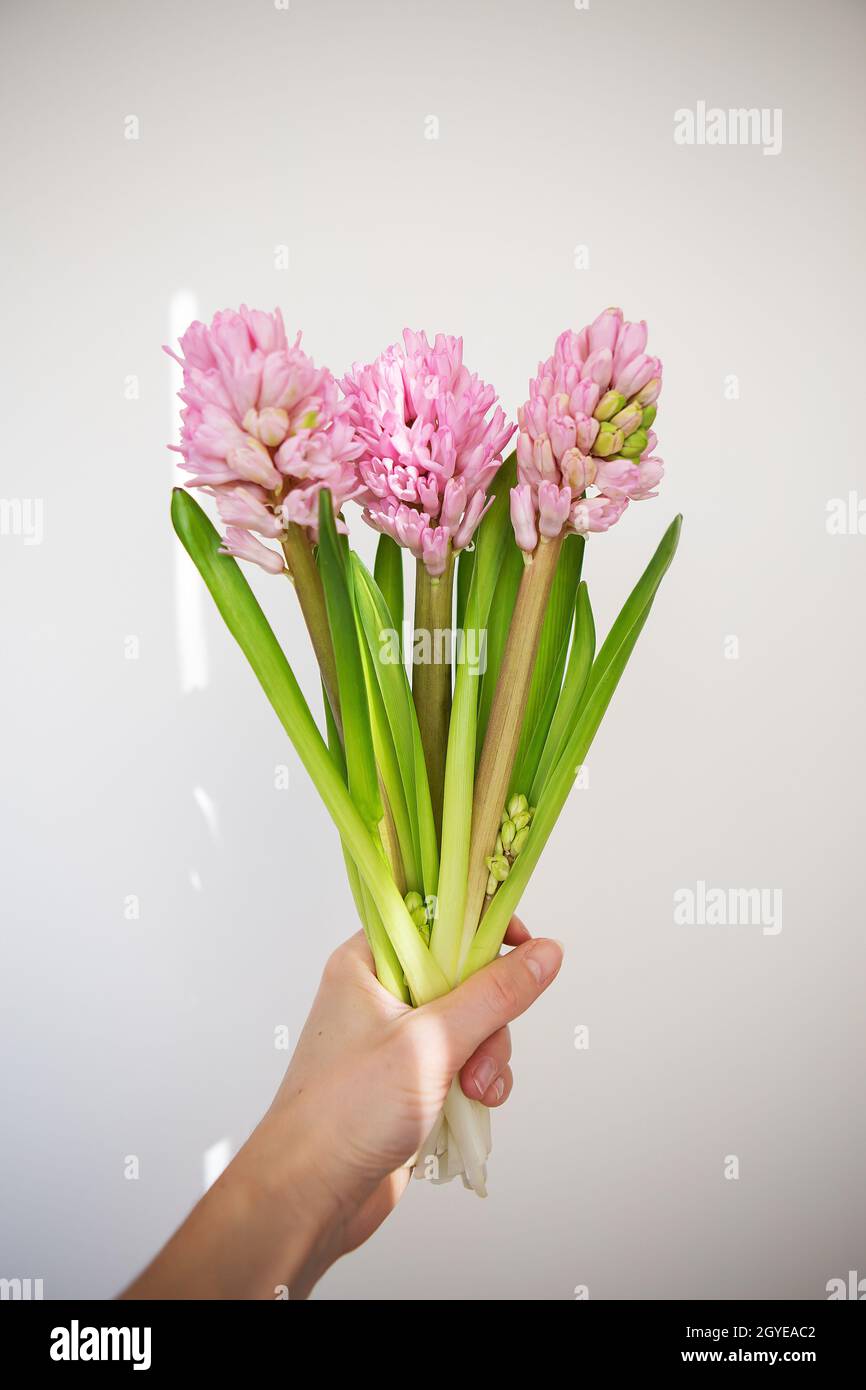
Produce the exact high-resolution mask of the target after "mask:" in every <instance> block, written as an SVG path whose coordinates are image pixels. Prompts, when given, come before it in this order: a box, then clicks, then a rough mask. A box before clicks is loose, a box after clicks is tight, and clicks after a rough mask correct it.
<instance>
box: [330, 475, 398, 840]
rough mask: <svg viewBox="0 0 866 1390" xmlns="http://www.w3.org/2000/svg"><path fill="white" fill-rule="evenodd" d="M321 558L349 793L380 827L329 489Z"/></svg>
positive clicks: (346, 579) (360, 670)
mask: <svg viewBox="0 0 866 1390" xmlns="http://www.w3.org/2000/svg"><path fill="white" fill-rule="evenodd" d="M316 559H317V563H318V566H319V573H320V574H321V576H322V587H323V588H324V590H325V606H326V608H327V610H328V626H329V627H330V629H331V641H332V643H333V646H334V658H335V661H336V664H337V684H338V686H339V688H340V714H341V718H342V724H343V747H344V748H345V750H346V766H347V768H348V774H349V792H350V794H351V796H352V800H353V801H354V802H355V805H356V806H357V807H358V810H359V811H360V812H361V815H362V816H363V818H364V820H365V821H366V822H367V824H368V825H369V826H370V827H371V828H372V827H374V826H378V824H379V821H380V820H381V819H382V799H381V797H380V795H379V781H378V777H377V775H376V758H375V753H374V750H373V735H372V730H371V728H370V710H369V706H368V702H367V689H366V684H365V681H364V666H363V662H362V660H361V650H360V647H359V645H358V632H357V628H356V625H355V605H354V598H353V594H352V575H351V570H349V569H348V568H347V565H346V553H345V551H344V550H343V547H342V545H341V543H340V537H339V535H338V534H337V527H336V523H335V521H334V508H333V504H332V502H331V494H330V492H329V491H328V489H327V488H323V489H322V491H321V492H320V494H319V549H318V554H317V557H316Z"/></svg>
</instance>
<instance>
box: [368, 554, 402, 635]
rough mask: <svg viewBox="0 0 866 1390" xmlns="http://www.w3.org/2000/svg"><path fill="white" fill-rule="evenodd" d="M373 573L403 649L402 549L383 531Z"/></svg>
mask: <svg viewBox="0 0 866 1390" xmlns="http://www.w3.org/2000/svg"><path fill="white" fill-rule="evenodd" d="M373 574H374V576H375V579H376V583H377V585H378V587H379V591H380V593H381V595H382V597H383V599H384V600H385V604H386V606H387V609H388V612H389V613H390V615H391V620H392V625H393V627H394V629H395V631H396V632H397V635H398V639H399V642H400V652H401V654H402V651H403V549H402V547H401V546H399V545H398V544H397V542H396V541H395V540H394V538H393V537H392V536H386V535H385V534H384V533H383V534H382V535H381V536H380V537H379V544H378V545H377V547H376V562H375V564H374V566H373Z"/></svg>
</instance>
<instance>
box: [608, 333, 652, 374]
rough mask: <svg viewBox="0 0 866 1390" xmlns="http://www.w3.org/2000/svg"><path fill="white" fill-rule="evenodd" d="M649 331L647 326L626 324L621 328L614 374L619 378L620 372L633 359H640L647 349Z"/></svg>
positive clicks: (615, 356) (615, 351)
mask: <svg viewBox="0 0 866 1390" xmlns="http://www.w3.org/2000/svg"><path fill="white" fill-rule="evenodd" d="M646 339H647V330H646V324H645V323H644V322H643V321H641V322H640V323H624V324H623V325H622V327H621V328H620V332H619V337H618V338H617V342H616V348H615V350H614V354H613V374H614V377H617V376H619V374H620V372H622V371H623V369H624V368H625V367H626V365H627V364H628V363H629V362H631V360H632V358H633V357H639V356H640V355H641V353H642V352H643V350H644V348H645V347H646Z"/></svg>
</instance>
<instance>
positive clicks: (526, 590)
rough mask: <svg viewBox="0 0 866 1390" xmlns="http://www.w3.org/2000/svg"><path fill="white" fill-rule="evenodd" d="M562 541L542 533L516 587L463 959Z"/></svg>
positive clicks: (475, 846)
mask: <svg viewBox="0 0 866 1390" xmlns="http://www.w3.org/2000/svg"><path fill="white" fill-rule="evenodd" d="M561 544H562V540H561V537H558V538H557V539H556V540H550V541H549V540H544V539H543V538H542V540H541V541H540V542H539V544H538V547H537V549H536V550H535V552H534V554H533V555H532V556H531V557H530V558H529V559H528V561H527V563H526V567H525V569H524V571H523V577H522V579H521V581H520V588H519V590H518V592H517V602H516V603H515V605H514V615H513V618H512V623H511V629H510V631H509V634H508V641H507V642H506V644H505V652H504V654H503V657H502V665H501V667H500V670H499V679H498V681H497V682H496V693H495V695H494V697H493V704H492V706H491V709H490V718H489V720H488V723H487V732H486V734H485V738H484V747H483V749H482V753H481V761H480V762H479V764H478V776H477V777H476V779H475V800H474V804H473V811H472V843H471V846H470V849H469V868H468V876H467V889H466V905H465V912H464V918H463V933H462V940H461V947H460V959H461V961H462V960H463V959H464V958H465V955H466V952H467V950H468V949H469V946H470V944H471V941H472V938H473V936H474V934H475V929H476V927H477V926H478V921H479V918H480V916H481V912H482V910H483V907H484V898H485V892H486V888H487V872H488V871H487V862H486V861H487V858H488V856H489V855H490V854H491V852H492V850H493V846H494V844H495V841H496V834H497V831H498V829H499V824H500V820H501V818H502V808H503V806H504V805H505V802H506V799H507V796H508V787H509V783H510V781H511V771H512V768H513V767H514V760H515V758H516V756H517V749H518V746H519V744H520V733H521V730H522V727H523V716H524V712H525V710H526V702H527V699H528V696H529V687H530V684H531V682H532V673H533V670H534V669H535V658H536V656H537V654H538V644H539V642H540V640H541V629H542V624H543V621H544V612H545V609H546V607H547V600H548V598H549V596H550V588H551V585H552V583H553V577H554V575H555V574H556V565H557V561H558V559H559V552H560V547H561Z"/></svg>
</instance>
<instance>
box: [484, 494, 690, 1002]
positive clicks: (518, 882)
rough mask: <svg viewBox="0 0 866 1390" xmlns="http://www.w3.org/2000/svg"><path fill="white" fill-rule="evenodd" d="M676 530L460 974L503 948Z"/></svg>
mask: <svg viewBox="0 0 866 1390" xmlns="http://www.w3.org/2000/svg"><path fill="white" fill-rule="evenodd" d="M681 526H682V517H681V516H677V517H675V518H674V520H673V521H672V522H671V525H670V526H669V527H668V529H667V531H666V532H665V534H664V536H663V537H662V539H661V542H660V543H659V546H658V549H657V550H656V552H655V554H654V555H653V558H652V560H651V561H650V563H649V565H648V566H647V568H646V569H645V570H644V573H643V574H642V576H641V578H640V579H639V580H638V583H637V584H636V585H635V587H634V589H633V590H632V592H631V594H630V595H629V598H628V599H627V600H626V603H625V605H624V606H623V609H622V611H621V613H620V615H619V617H618V618H617V620H616V622H615V623H614V625H613V627H612V628H611V631H610V633H609V635H608V638H607V640H606V641H605V643H604V645H603V647H602V649H601V651H600V652H599V654H598V657H597V658H596V661H595V665H594V666H593V669H592V674H591V676H590V679H589V682H588V685H587V695H586V698H585V700H583V702H582V704H581V708H580V713H579V715H578V718H577V720H576V722H575V725H574V727H573V728H572V730H571V732H570V734H569V737H568V739H567V741H566V745H565V748H564V749H563V752H562V754H561V755H560V758H559V760H558V762H557V764H556V766H555V768H554V770H553V772H552V773H551V774H550V777H549V778H548V781H547V784H546V786H545V788H544V792H543V793H542V796H541V798H540V799H539V802H538V805H537V807H536V810H535V815H534V817H533V819H532V824H531V826H530V830H529V838H528V839H527V841H526V844H525V845H524V847H523V849H522V850H521V852H520V855H519V856H518V858H517V859H516V860H515V862H514V864H513V865H512V868H511V872H510V873H509V875H508V878H507V879H506V880H505V882H504V883H502V884H500V886H499V888H498V890H497V892H496V896H495V897H494V899H493V902H492V903H491V905H490V907H489V908H488V909H487V912H486V913H485V914H484V916H483V918H482V919H481V924H480V926H479V928H478V931H477V932H476V934H475V937H474V939H473V941H472V943H471V946H470V948H469V951H468V955H467V959H466V964H465V967H464V970H463V975H464V976H466V975H471V974H472V973H473V972H474V971H475V970H479V969H480V968H481V967H482V966H483V965H486V964H487V963H488V961H491V960H492V959H493V958H494V956H495V955H496V954H497V953H498V951H499V948H500V946H501V945H502V939H503V937H504V936H505V932H506V929H507V927H508V923H509V921H510V920H511V917H512V914H513V913H514V910H515V908H516V907H517V904H518V902H519V901H520V897H521V895H522V893H523V891H524V889H525V887H526V884H527V883H528V881H529V877H530V875H531V873H532V870H533V869H534V868H535V865H536V864H537V863H538V860H539V858H540V857H541V853H542V851H543V849H544V847H545V845H546V844H547V841H548V839H549V838H550V835H551V832H552V830H553V827H554V826H555V825H556V822H557V820H558V818H559V814H560V812H561V810H562V808H563V806H564V805H565V802H566V800H567V799H568V794H569V792H570V791H571V788H572V785H573V783H574V780H575V777H576V776H577V770H578V768H579V767H580V766H581V765H582V764H583V763H584V762H585V760H586V755H587V753H588V751H589V748H590V745H591V744H592V740H593V739H594V737H595V735H596V732H597V730H598V727H599V725H600V724H601V721H602V719H603V718H604V714H605V711H606V710H607V707H608V705H609V704H610V701H611V698H612V696H613V693H614V691H615V690H616V687H617V684H618V682H619V679H620V676H621V675H622V673H623V671H624V670H625V667H626V664H627V663H628V659H629V657H630V656H631V653H632V651H633V650H634V647H635V643H636V642H637V639H638V637H639V636H640V633H641V631H642V629H643V626H644V624H645V622H646V620H647V618H648V616H649V613H650V609H651V607H652V603H653V600H654V598H655V595H656V593H657V592H658V587H659V585H660V584H661V581H662V579H663V578H664V576H665V574H666V573H667V571H668V568H669V567H670V564H671V561H672V560H673V557H674V554H675V553H676V548H677V543H678V541H679V536H680V529H681Z"/></svg>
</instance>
